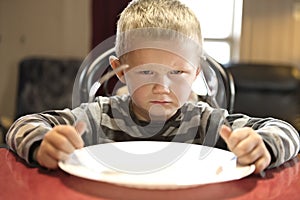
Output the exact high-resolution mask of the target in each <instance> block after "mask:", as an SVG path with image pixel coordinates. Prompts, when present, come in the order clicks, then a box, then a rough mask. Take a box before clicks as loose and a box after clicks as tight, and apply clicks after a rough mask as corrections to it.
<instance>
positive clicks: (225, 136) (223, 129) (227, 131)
mask: <svg viewBox="0 0 300 200" xmlns="http://www.w3.org/2000/svg"><path fill="white" fill-rule="evenodd" d="M230 134H231V129H230V128H229V127H228V126H225V125H222V126H221V130H220V135H221V137H222V138H223V139H224V141H225V142H226V143H227V141H228V139H229V137H230Z"/></svg>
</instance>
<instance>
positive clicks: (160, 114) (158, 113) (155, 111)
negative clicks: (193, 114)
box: [149, 105, 176, 121]
mask: <svg viewBox="0 0 300 200" xmlns="http://www.w3.org/2000/svg"><path fill="white" fill-rule="evenodd" d="M174 113H176V111H174V112H171V111H168V110H166V109H165V108H164V107H162V106H159V105H156V106H152V107H151V108H150V110H149V118H150V120H151V121H166V120H168V119H169V118H170V117H172V116H173V115H174Z"/></svg>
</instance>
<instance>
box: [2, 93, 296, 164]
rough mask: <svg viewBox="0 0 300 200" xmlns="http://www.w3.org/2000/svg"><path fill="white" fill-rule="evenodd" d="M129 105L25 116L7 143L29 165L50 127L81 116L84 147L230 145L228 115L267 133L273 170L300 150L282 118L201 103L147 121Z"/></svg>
mask: <svg viewBox="0 0 300 200" xmlns="http://www.w3.org/2000/svg"><path fill="white" fill-rule="evenodd" d="M130 105H131V104H130V97H129V96H122V97H120V96H114V97H97V99H96V101H95V102H93V103H88V104H81V105H80V106H79V107H77V108H75V109H73V110H70V109H64V110H56V111H46V112H43V113H39V114H31V115H26V116H23V117H21V118H19V119H18V120H17V121H16V122H14V124H13V125H12V126H11V127H10V129H9V131H8V133H7V137H6V141H7V144H8V145H9V147H10V148H11V149H12V150H13V151H15V152H16V153H17V154H18V155H19V156H20V157H21V158H23V159H25V160H26V161H27V163H28V164H33V163H34V161H33V159H32V154H33V151H34V149H35V148H36V147H37V146H38V145H39V144H40V142H41V141H42V139H43V137H44V135H45V134H46V133H47V132H48V131H49V130H50V129H52V128H53V127H54V126H56V125H62V124H67V125H74V124H75V123H76V121H77V120H80V121H84V122H85V123H86V124H87V130H86V132H85V134H84V135H83V136H82V137H83V140H84V142H85V146H89V145H94V144H101V143H108V142H119V141H172V142H185V143H193V144H201V145H206V146H214V147H217V148H223V149H226V148H227V147H226V144H225V142H224V141H223V140H222V139H221V137H219V134H218V132H219V128H220V125H221V124H223V123H224V119H225V118H226V120H227V121H228V122H229V124H230V125H231V127H232V129H233V130H234V129H237V128H241V127H251V128H253V129H254V130H255V131H256V132H257V133H258V134H260V135H261V136H262V138H263V140H264V143H265V144H266V146H267V148H268V150H269V152H270V154H271V157H272V162H271V164H270V166H269V168H272V167H276V166H279V165H281V164H282V163H284V162H285V161H287V160H289V159H291V158H293V157H294V156H296V155H297V153H298V152H299V146H300V144H299V143H300V139H299V135H298V132H297V131H296V130H295V129H294V128H293V127H292V126H291V125H290V124H288V123H287V122H284V121H281V120H277V119H273V118H264V119H261V118H251V117H248V116H246V115H243V114H232V115H228V113H227V111H226V110H223V109H214V108H212V107H210V106H209V105H208V104H207V103H205V102H198V103H197V104H193V103H186V104H184V105H183V106H182V107H181V109H179V110H178V111H177V112H176V114H174V116H172V117H171V118H170V119H168V120H167V121H165V122H152V121H151V122H145V121H140V120H138V119H137V118H136V117H135V116H134V114H133V112H132V108H131V106H130Z"/></svg>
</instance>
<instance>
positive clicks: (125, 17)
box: [116, 0, 202, 52]
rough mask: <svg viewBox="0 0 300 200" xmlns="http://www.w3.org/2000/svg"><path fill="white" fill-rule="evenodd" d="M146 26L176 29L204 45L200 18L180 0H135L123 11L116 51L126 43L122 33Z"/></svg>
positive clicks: (118, 27)
mask: <svg viewBox="0 0 300 200" xmlns="http://www.w3.org/2000/svg"><path fill="white" fill-rule="evenodd" d="M145 28H159V29H165V30H172V31H176V32H178V33H180V34H183V35H185V36H186V37H188V38H190V39H192V40H193V41H195V42H196V43H197V44H199V46H201V47H202V35H201V28H200V23H199V20H198V19H197V17H196V15H195V14H194V13H193V11H191V9H190V8H188V7H187V6H186V5H185V4H183V3H181V2H180V1H179V0H133V1H131V2H130V3H129V4H128V6H127V7H126V8H125V9H124V11H123V12H122V13H121V15H120V18H119V20H118V24H117V36H116V52H120V50H119V48H122V47H121V46H122V45H124V43H126V42H130V41H124V40H125V39H124V37H122V36H121V35H122V33H124V32H128V31H132V30H136V29H145Z"/></svg>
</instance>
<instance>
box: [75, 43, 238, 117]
mask: <svg viewBox="0 0 300 200" xmlns="http://www.w3.org/2000/svg"><path fill="white" fill-rule="evenodd" d="M106 46H107V45H106ZM112 55H114V56H115V51H114V47H113V45H112V46H111V47H110V48H108V50H105V51H102V53H101V54H100V56H99V57H97V58H93V59H88V61H86V62H84V63H85V64H83V65H82V67H81V69H80V70H79V72H78V74H77V78H76V80H75V84H74V89H73V107H76V106H78V105H79V104H80V103H83V102H88V100H89V93H90V89H91V87H92V86H93V85H94V83H95V82H96V81H98V80H99V78H100V77H101V76H103V75H104V74H105V73H107V72H108V71H110V70H112V69H111V67H110V64H109V57H110V56H112ZM205 57H206V59H205V61H204V62H203V63H202V67H203V68H208V67H210V69H212V70H213V72H214V75H215V76H216V78H217V81H216V83H213V84H217V88H218V91H217V93H216V94H215V99H216V101H217V104H218V106H219V107H221V108H225V109H228V111H229V112H231V111H232V108H233V100H234V92H235V90H234V83H233V79H232V76H231V75H230V73H229V72H228V71H226V69H225V68H224V67H223V66H222V65H221V64H220V63H218V62H216V61H215V60H214V59H213V58H212V57H210V56H208V55H206V56H205ZM91 60H92V61H91ZM124 86H125V85H124V84H123V83H121V82H120V81H119V80H118V78H117V77H116V76H113V77H112V78H110V79H109V80H107V81H105V82H104V83H103V84H102V85H101V86H100V88H99V90H98V91H97V93H96V96H112V95H116V94H117V92H118V90H119V89H120V88H121V87H124ZM209 86H211V85H209ZM196 87H198V86H196ZM199 87H200V86H199ZM199 87H198V89H199ZM212 87H214V86H212ZM202 89H203V88H202ZM201 93H203V92H201ZM197 95H198V97H199V99H200V100H204V101H207V102H208V103H211V102H212V100H211V96H209V95H207V93H205V92H204V95H203V94H197Z"/></svg>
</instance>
